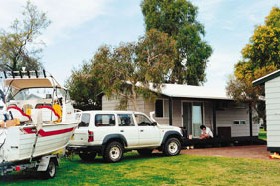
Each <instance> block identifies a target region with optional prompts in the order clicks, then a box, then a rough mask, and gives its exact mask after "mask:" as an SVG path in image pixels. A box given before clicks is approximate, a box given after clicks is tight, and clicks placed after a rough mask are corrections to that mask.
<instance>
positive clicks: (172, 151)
mask: <svg viewBox="0 0 280 186" xmlns="http://www.w3.org/2000/svg"><path fill="white" fill-rule="evenodd" d="M181 148H182V145H181V142H180V141H179V140H178V139H177V138H169V139H168V140H167V141H166V142H165V144H164V147H163V153H164V154H165V155H166V156H176V155H178V154H180V152H181Z"/></svg>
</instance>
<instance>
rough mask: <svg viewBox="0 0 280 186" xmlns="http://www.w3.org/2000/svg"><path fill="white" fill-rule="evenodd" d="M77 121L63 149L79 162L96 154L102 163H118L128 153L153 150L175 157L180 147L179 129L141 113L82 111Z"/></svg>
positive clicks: (91, 159)
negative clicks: (65, 147)
mask: <svg viewBox="0 0 280 186" xmlns="http://www.w3.org/2000/svg"><path fill="white" fill-rule="evenodd" d="M77 118H78V119H79V121H80V123H79V125H78V128H77V129H76V130H75V132H74V134H73V137H72V138H71V140H70V143H69V145H68V147H67V149H68V151H70V152H74V153H77V154H79V156H80V158H81V159H82V160H83V161H93V160H94V159H95V157H96V155H97V154H99V155H101V156H103V158H104V160H105V161H106V162H118V161H120V160H121V159H122V157H123V153H124V152H127V151H130V150H137V151H138V152H139V154H140V155H149V154H151V153H152V151H153V150H154V149H157V150H159V151H162V152H163V153H164V154H165V155H167V156H175V155H178V154H179V153H180V151H181V148H182V143H183V133H182V130H181V129H180V128H179V127H175V126H168V125H159V124H157V123H156V122H153V121H151V119H149V117H148V116H146V115H145V114H144V113H141V112H132V111H83V112H80V113H78V114H77Z"/></svg>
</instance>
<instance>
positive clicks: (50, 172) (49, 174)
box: [43, 159, 56, 179]
mask: <svg viewBox="0 0 280 186" xmlns="http://www.w3.org/2000/svg"><path fill="white" fill-rule="evenodd" d="M55 174H56V163H55V161H54V160H53V159H50V162H49V165H48V168H47V170H46V171H45V172H44V173H43V176H44V178H45V179H49V178H54V177H55Z"/></svg>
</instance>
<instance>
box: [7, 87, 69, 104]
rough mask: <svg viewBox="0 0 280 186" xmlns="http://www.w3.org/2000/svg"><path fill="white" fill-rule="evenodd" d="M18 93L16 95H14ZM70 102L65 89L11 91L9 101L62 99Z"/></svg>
mask: <svg viewBox="0 0 280 186" xmlns="http://www.w3.org/2000/svg"><path fill="white" fill-rule="evenodd" d="M14 92H16V93H15V94H13V93H14ZM60 98H64V99H65V100H66V101H69V100H70V96H69V94H68V91H67V90H65V89H63V88H27V89H22V90H19V91H13V90H11V91H10V92H9V94H8V96H7V101H10V100H15V101H20V100H36V99H60Z"/></svg>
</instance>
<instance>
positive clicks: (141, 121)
mask: <svg viewBox="0 0 280 186" xmlns="http://www.w3.org/2000/svg"><path fill="white" fill-rule="evenodd" d="M134 116H135V119H136V122H137V124H138V126H151V125H152V122H151V120H149V119H148V118H147V117H146V116H145V115H142V114H135V115H134Z"/></svg>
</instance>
